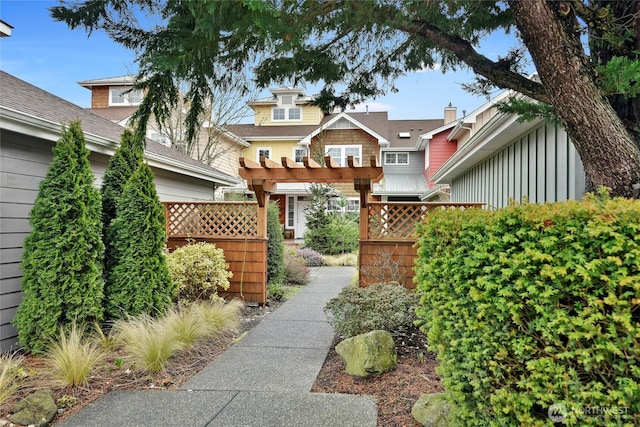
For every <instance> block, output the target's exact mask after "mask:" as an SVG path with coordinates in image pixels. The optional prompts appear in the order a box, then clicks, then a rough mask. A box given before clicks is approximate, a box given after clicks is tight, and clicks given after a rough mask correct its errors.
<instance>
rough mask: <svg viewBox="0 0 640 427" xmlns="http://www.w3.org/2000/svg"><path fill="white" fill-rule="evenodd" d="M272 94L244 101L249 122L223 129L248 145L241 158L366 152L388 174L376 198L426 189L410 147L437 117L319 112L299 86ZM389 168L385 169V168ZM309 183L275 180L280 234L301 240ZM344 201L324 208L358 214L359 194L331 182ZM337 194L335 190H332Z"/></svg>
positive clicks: (362, 155) (343, 158) (419, 158)
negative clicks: (393, 117) (251, 116)
mask: <svg viewBox="0 0 640 427" xmlns="http://www.w3.org/2000/svg"><path fill="white" fill-rule="evenodd" d="M270 92H271V96H267V97H265V98H260V99H256V100H253V101H251V102H249V106H250V107H251V109H252V110H253V112H254V123H253V124H240V125H235V126H229V127H228V130H229V131H230V132H231V133H233V134H234V135H237V136H238V137H240V138H242V139H243V140H245V141H247V142H248V143H250V147H248V148H246V149H245V150H244V151H243V154H242V155H243V157H245V158H247V159H250V160H252V161H255V162H259V161H260V158H267V159H272V160H274V161H276V162H278V163H279V162H280V161H281V159H282V158H283V157H288V158H291V159H293V160H294V161H296V162H298V163H302V162H303V160H304V158H305V157H308V158H311V159H316V160H317V159H321V158H323V157H324V156H330V157H331V158H332V159H334V160H336V161H337V162H338V163H339V164H340V165H341V166H345V165H346V162H347V158H348V157H349V156H353V158H354V159H355V160H356V161H357V162H358V163H359V164H363V162H366V161H368V159H370V158H371V156H374V157H375V158H376V159H377V162H378V164H382V165H383V168H384V171H385V176H387V173H389V177H390V178H388V179H387V178H385V181H384V182H383V183H381V184H380V185H377V186H376V187H375V188H374V190H373V192H372V195H373V197H374V198H375V199H377V200H381V199H383V198H384V199H391V200H394V199H395V200H418V196H419V195H420V194H421V193H422V192H424V191H425V190H426V182H425V180H424V176H423V166H422V165H423V162H424V160H423V159H424V157H423V154H421V153H419V152H418V151H417V150H415V141H416V139H417V138H418V136H419V135H420V134H421V133H423V132H427V131H430V130H432V129H434V128H437V127H438V126H441V125H442V123H443V120H442V119H436V120H389V118H388V114H387V112H368V111H366V112H341V113H324V112H323V111H322V110H321V109H320V108H319V107H318V106H316V105H314V103H313V102H314V97H313V96H309V95H307V94H306V93H305V92H304V91H303V90H302V89H299V88H293V87H281V88H274V89H270ZM387 171H388V172H387ZM309 186H310V183H300V184H278V187H277V189H276V191H275V192H274V193H273V194H272V195H271V199H272V200H277V201H278V202H279V205H280V222H281V223H282V224H283V227H284V230H285V236H286V237H288V238H301V237H302V236H303V235H304V232H305V230H306V218H305V215H304V209H305V207H306V206H307V204H308V202H309ZM335 188H336V190H337V193H338V192H339V193H341V194H342V195H343V196H344V197H345V198H346V204H342V203H338V201H337V199H336V201H335V202H330V204H329V209H332V210H340V211H342V212H351V213H357V212H358V210H359V203H360V201H359V195H358V193H357V192H356V191H355V190H354V188H353V185H335ZM336 196H337V194H336Z"/></svg>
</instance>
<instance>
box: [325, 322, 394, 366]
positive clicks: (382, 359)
mask: <svg viewBox="0 0 640 427" xmlns="http://www.w3.org/2000/svg"><path fill="white" fill-rule="evenodd" d="M336 353H338V355H339V356H340V358H341V359H342V361H343V362H344V363H345V364H346V365H347V367H346V370H345V372H346V373H347V374H349V375H356V376H359V377H368V376H370V375H372V374H383V373H385V372H389V371H391V370H392V369H395V368H396V366H397V362H396V344H395V343H394V342H393V337H392V336H391V334H390V333H389V332H387V331H371V332H368V333H366V334H362V335H357V336H355V337H351V338H347V339H345V340H343V341H342V342H341V343H339V344H338V345H336Z"/></svg>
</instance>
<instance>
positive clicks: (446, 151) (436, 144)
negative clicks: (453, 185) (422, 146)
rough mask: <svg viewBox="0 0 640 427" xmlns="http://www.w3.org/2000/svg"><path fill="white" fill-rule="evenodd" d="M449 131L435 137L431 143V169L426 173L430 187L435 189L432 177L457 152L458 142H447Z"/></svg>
mask: <svg viewBox="0 0 640 427" xmlns="http://www.w3.org/2000/svg"><path fill="white" fill-rule="evenodd" d="M448 134H449V130H446V131H444V132H441V133H439V134H437V135H435V136H434V137H433V138H432V139H431V141H430V142H429V168H428V169H427V170H426V171H425V173H426V175H425V177H426V178H427V182H428V183H429V187H433V186H434V185H435V183H434V182H433V181H432V180H431V177H432V176H433V175H434V174H435V173H436V172H437V170H438V169H440V167H441V166H442V165H443V164H444V163H445V162H446V161H447V160H449V158H450V157H451V156H452V155H453V153H455V152H456V147H457V143H456V141H455V140H454V141H447V135H448Z"/></svg>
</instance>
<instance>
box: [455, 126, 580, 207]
mask: <svg viewBox="0 0 640 427" xmlns="http://www.w3.org/2000/svg"><path fill="white" fill-rule="evenodd" d="M584 191H585V178H584V169H583V166H582V161H581V160H580V157H579V156H578V154H577V153H576V150H575V148H574V146H573V144H571V142H570V141H569V139H568V136H567V133H566V132H565V131H564V129H562V128H561V127H558V126H555V125H552V124H541V125H540V126H539V127H537V128H536V129H534V130H532V131H530V132H528V133H527V134H525V135H523V136H521V137H520V138H517V139H516V140H515V141H513V142H512V143H510V144H509V145H507V147H505V148H504V149H502V150H501V151H499V152H497V153H495V154H493V155H492V156H491V157H489V158H487V159H485V160H483V161H482V162H481V163H479V164H477V165H476V166H474V167H473V168H472V169H470V170H468V171H467V172H465V173H464V174H463V175H461V176H459V177H457V178H455V179H454V180H453V182H452V185H451V200H452V201H456V202H482V203H487V207H488V208H490V209H491V208H494V209H497V208H501V207H504V206H507V204H508V202H509V200H510V199H513V200H515V201H518V202H519V201H522V200H524V199H525V198H528V200H529V202H531V203H544V202H555V201H564V200H568V199H581V198H582V196H583V194H584Z"/></svg>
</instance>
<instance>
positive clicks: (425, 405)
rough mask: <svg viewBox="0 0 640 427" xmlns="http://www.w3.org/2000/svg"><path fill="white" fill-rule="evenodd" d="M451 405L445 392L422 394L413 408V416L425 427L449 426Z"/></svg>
mask: <svg viewBox="0 0 640 427" xmlns="http://www.w3.org/2000/svg"><path fill="white" fill-rule="evenodd" d="M450 413H451V405H450V404H449V402H447V401H446V400H445V398H444V393H427V394H423V395H422V396H420V398H419V399H418V401H417V402H416V403H415V404H414V405H413V408H411V415H413V418H414V419H415V420H416V421H417V422H418V423H420V425H423V426H425V427H449V426H450V425H451V423H450V418H449V414H450Z"/></svg>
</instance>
